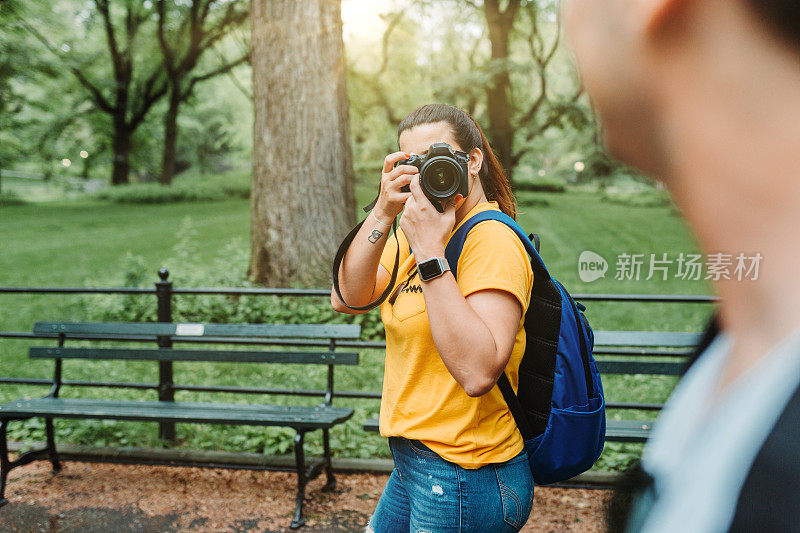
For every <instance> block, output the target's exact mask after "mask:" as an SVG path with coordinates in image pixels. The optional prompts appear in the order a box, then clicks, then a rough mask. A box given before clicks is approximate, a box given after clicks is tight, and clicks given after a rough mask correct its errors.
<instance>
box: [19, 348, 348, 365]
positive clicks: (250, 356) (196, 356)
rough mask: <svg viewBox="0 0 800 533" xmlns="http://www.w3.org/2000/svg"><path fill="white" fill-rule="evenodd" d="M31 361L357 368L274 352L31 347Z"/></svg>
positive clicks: (321, 355) (322, 356) (334, 358)
mask: <svg viewBox="0 0 800 533" xmlns="http://www.w3.org/2000/svg"><path fill="white" fill-rule="evenodd" d="M29 356H30V357H31V358H34V359H95V360H100V359H102V360H129V361H212V362H244V363H247V362H249V363H287V364H293V363H294V364H321V365H322V364H324V365H331V364H332V365H357V364H358V354H357V353H351V352H335V353H332V352H277V351H272V352H270V351H248V350H181V349H138V348H50V347H45V346H32V347H31V348H30V351H29Z"/></svg>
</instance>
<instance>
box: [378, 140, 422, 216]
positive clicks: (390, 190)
mask: <svg viewBox="0 0 800 533" xmlns="http://www.w3.org/2000/svg"><path fill="white" fill-rule="evenodd" d="M409 157H411V156H410V155H409V154H407V153H405V152H395V153H393V154H389V155H387V156H386V159H384V160H383V172H382V173H381V192H380V194H379V195H378V201H377V202H376V203H375V209H374V210H373V211H374V213H375V216H376V217H377V218H378V220H380V221H381V222H386V221H387V220H388V222H386V223H388V224H391V221H392V220H394V218H395V217H396V216H397V215H399V214H400V212H401V211H402V210H403V206H405V203H406V200H408V199H409V198H410V197H411V193H410V192H402V191H400V189H401V188H402V187H404V186H406V185H409V184H410V183H411V179H412V178H413V177H414V176H415V175H416V174H418V173H419V169H418V168H417V167H415V166H413V165H399V166H397V167H395V166H394V165H395V163H397V162H398V161H402V160H403V159H408V158H409Z"/></svg>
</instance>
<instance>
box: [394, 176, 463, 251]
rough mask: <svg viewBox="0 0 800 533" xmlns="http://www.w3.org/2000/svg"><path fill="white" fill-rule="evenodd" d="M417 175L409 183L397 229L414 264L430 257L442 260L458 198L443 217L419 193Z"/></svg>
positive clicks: (418, 178) (446, 208)
mask: <svg viewBox="0 0 800 533" xmlns="http://www.w3.org/2000/svg"><path fill="white" fill-rule="evenodd" d="M419 180H420V175H419V174H417V175H416V176H414V178H413V179H412V180H411V184H410V189H411V196H410V197H409V198H408V200H406V203H405V208H404V209H403V216H401V217H400V228H402V230H403V233H404V234H405V236H406V239H407V240H408V244H409V246H411V249H412V250H413V251H414V258H415V259H416V260H417V262H418V263H419V262H421V261H425V260H426V259H430V258H431V257H443V256H444V249H445V246H446V244H447V240H448V238H449V237H450V234H451V233H452V232H453V226H454V225H455V222H456V205H457V203H458V202H459V201H460V200H461V195H457V196H456V197H455V198H454V199H452V200H450V201H449V202H447V204H446V205H445V209H444V213H439V211H437V210H436V208H435V207H434V206H433V204H432V203H431V201H430V200H429V199H428V197H427V196H425V193H424V192H423V191H422V186H420V184H419Z"/></svg>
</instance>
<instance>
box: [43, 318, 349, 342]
mask: <svg viewBox="0 0 800 533" xmlns="http://www.w3.org/2000/svg"><path fill="white" fill-rule="evenodd" d="M201 326H202V327H201ZM33 332H34V333H36V334H49V335H52V334H54V333H64V334H65V335H70V334H72V335H86V334H92V335H142V336H153V335H158V336H188V337H203V336H214V337H276V338H309V339H358V338H359V337H360V336H361V326H359V325H358V324H177V323H164V322H149V323H136V322H110V323H106V322H37V323H36V324H35V325H34V327H33Z"/></svg>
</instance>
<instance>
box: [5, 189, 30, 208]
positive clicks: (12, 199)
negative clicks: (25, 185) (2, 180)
mask: <svg viewBox="0 0 800 533" xmlns="http://www.w3.org/2000/svg"><path fill="white" fill-rule="evenodd" d="M26 203H27V202H26V201H25V200H23V199H22V198H20V197H19V196H17V193H15V192H10V191H7V192H4V193H3V194H2V195H0V206H10V205H25V204H26Z"/></svg>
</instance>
